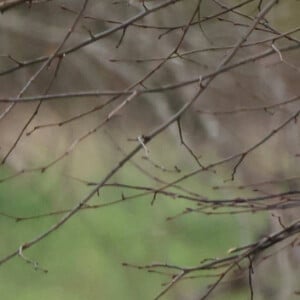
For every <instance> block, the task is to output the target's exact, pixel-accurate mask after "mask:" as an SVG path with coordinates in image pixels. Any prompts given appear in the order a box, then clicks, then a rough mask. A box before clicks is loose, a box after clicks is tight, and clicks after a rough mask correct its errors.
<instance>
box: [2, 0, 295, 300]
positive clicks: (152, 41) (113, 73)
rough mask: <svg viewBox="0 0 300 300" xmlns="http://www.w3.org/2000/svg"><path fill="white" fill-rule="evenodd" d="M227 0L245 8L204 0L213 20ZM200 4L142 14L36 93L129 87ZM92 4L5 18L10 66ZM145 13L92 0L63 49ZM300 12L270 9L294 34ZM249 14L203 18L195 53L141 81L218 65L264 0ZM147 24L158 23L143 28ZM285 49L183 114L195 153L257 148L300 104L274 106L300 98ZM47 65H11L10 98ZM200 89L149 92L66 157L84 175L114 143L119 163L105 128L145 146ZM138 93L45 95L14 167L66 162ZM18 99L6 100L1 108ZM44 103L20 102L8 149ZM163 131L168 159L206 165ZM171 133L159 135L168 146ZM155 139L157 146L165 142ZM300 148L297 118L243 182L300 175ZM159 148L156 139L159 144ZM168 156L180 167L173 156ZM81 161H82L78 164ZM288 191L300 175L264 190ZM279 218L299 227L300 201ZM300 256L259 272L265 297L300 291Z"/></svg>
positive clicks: (248, 163)
mask: <svg viewBox="0 0 300 300" xmlns="http://www.w3.org/2000/svg"><path fill="white" fill-rule="evenodd" d="M155 2H156V3H153V4H150V3H149V4H147V5H148V7H149V8H151V7H154V5H157V3H158V2H159V1H155ZM220 2H222V3H224V4H226V5H233V4H234V3H238V2H240V1H203V4H202V5H201V10H200V15H201V17H203V18H204V17H208V16H211V15H213V14H216V13H217V12H220V11H221V7H220V6H219V5H218V4H217V3H220ZM263 2H264V3H265V2H267V1H263ZM196 3H197V1H194V0H189V1H181V2H179V3H177V4H176V5H171V6H170V7H166V8H165V9H161V10H159V11H157V12H155V13H153V14H150V15H149V16H147V17H146V18H143V19H141V20H138V21H137V22H136V24H137V25H136V26H129V27H128V28H126V31H125V32H123V33H124V36H123V37H122V31H118V32H116V33H114V34H111V35H108V36H107V37H106V38H103V39H100V40H99V41H96V42H93V43H91V44H89V45H88V46H86V47H83V48H81V49H79V50H77V51H74V52H73V53H70V54H68V55H66V56H65V57H64V58H63V59H62V60H61V61H60V60H59V59H58V58H55V59H53V61H52V62H51V64H50V65H49V66H48V67H47V68H46V69H45V70H44V71H43V72H42V73H41V75H40V76H38V78H37V79H36V80H35V81H34V82H33V83H32V85H31V86H30V88H29V89H28V90H27V91H26V93H25V95H24V96H35V95H42V94H45V93H47V94H57V93H76V92H82V91H95V90H98V91H123V90H126V89H128V88H129V87H130V86H132V85H134V84H135V83H136V82H138V81H139V80H140V79H141V78H143V76H145V75H146V74H147V73H148V72H150V71H151V70H152V69H153V68H155V66H157V65H158V64H159V63H160V62H161V61H162V60H163V59H164V58H165V57H166V56H167V55H168V54H169V53H170V52H171V51H172V50H173V49H174V47H176V46H177V44H178V42H179V40H180V38H181V36H182V34H183V30H182V28H184V27H183V26H185V25H186V24H188V22H189V19H190V18H191V14H192V12H193V10H194V7H195V5H196ZM81 5H82V1H71V2H70V1H46V2H43V1H41V2H40V3H32V5H28V4H23V5H20V6H17V7H15V8H13V9H11V10H8V11H6V12H4V13H3V14H2V15H1V17H0V37H1V42H0V54H1V57H0V73H1V72H3V71H4V70H8V69H10V68H12V67H14V66H17V64H18V62H24V61H30V60H33V59H36V58H38V57H43V56H48V55H51V53H52V52H53V51H54V49H56V47H57V46H58V45H59V43H60V42H61V40H62V39H63V37H64V36H65V34H66V32H67V31H68V29H69V28H70V26H71V24H72V22H73V20H74V18H75V17H76V15H77V14H78V11H79V10H80V7H81ZM142 10H143V8H142V7H135V6H131V5H128V4H127V3H118V4H113V3H112V1H108V0H107V1H89V3H88V8H87V10H86V11H85V12H84V17H83V18H82V19H81V21H80V23H79V25H78V26H77V27H76V29H75V31H74V32H73V33H72V35H71V37H70V39H69V40H68V41H67V43H66V45H65V46H64V47H63V48H64V49H68V48H70V47H73V46H74V45H76V44H78V43H80V42H82V41H85V40H87V39H89V38H90V37H91V36H93V34H95V35H96V34H98V33H99V32H105V31H107V30H109V29H110V28H113V27H114V26H117V25H118V24H119V23H122V22H124V21H126V20H127V19H129V18H130V17H133V16H135V15H136V14H138V13H141V12H142ZM299 11H300V2H299V1H279V4H278V5H277V6H276V7H274V9H272V10H271V12H270V13H269V14H268V20H269V22H270V24H272V26H273V28H276V29H277V30H278V32H281V33H282V32H288V31H290V30H292V29H294V28H296V27H299ZM240 12H241V15H240V16H237V15H235V14H231V13H227V14H225V15H222V16H221V17H220V18H213V19H212V20H208V21H207V22H203V24H202V25H201V28H199V26H191V28H190V29H189V30H188V32H187V34H186V36H185V38H184V40H183V42H182V44H181V46H180V48H179V50H178V53H179V54H183V53H186V52H189V51H193V52H194V53H193V54H190V55H181V56H178V57H174V58H172V59H170V60H169V61H167V62H166V63H165V64H164V65H163V66H162V67H161V68H159V69H158V70H157V71H156V72H155V73H154V74H153V75H152V76H150V77H149V78H148V79H146V80H145V81H144V82H143V86H142V85H138V89H153V88H160V87H163V86H166V85H170V84H174V83H179V82H181V81H185V80H189V79H194V78H197V77H199V76H200V75H205V74H208V73H210V72H213V71H214V70H215V69H216V68H217V67H218V65H219V63H220V61H221V60H222V59H223V58H224V57H225V55H226V54H228V51H229V48H228V47H232V46H233V45H235V44H236V42H237V41H238V40H239V39H240V38H241V36H242V35H243V34H244V33H245V32H246V30H247V28H248V27H249V24H251V22H252V20H251V19H250V18H249V19H247V18H245V17H244V16H243V15H242V14H246V15H248V16H255V14H254V13H255V12H256V6H255V5H254V4H253V5H251V4H250V5H249V6H246V7H245V8H244V7H243V8H242V9H241V10H240ZM141 24H143V25H146V27H145V26H144V27H142V26H139V25H141ZM178 25H180V26H181V28H180V29H177V30H171V31H170V32H168V30H167V29H163V28H164V27H171V26H178ZM147 26H148V27H147ZM151 26H152V27H153V26H154V27H155V28H151ZM158 27H160V29H158ZM261 28H262V27H261ZM272 36H274V33H271V32H267V30H263V29H262V30H256V31H255V32H254V33H253V34H251V36H250V39H249V40H247V43H252V42H253V43H254V42H255V41H259V40H264V39H268V38H271V37H272ZM292 37H293V39H294V41H293V40H290V39H288V38H281V39H280V40H279V41H276V42H275V43H274V44H275V45H276V48H280V47H284V46H287V45H291V44H295V43H296V42H297V41H298V43H299V40H300V34H299V32H296V33H294V34H292ZM295 40H296V42H295ZM271 48H272V41H271V42H269V43H265V44H257V45H253V46H251V47H244V48H241V49H240V50H239V51H238V54H237V55H236V56H235V57H234V59H233V62H232V63H234V62H236V61H238V60H242V59H244V58H246V57H251V56H255V55H257V54H258V53H261V52H263V51H266V50H269V49H271ZM201 49H202V50H201ZM204 49H206V50H204ZM198 50H201V51H198ZM280 56H281V54H280V53H275V54H272V55H271V56H268V57H266V58H263V59H259V60H257V61H255V62H250V63H247V64H245V65H243V66H241V67H238V68H234V69H232V70H229V71H226V72H224V73H223V74H220V75H218V77H217V78H216V79H215V80H214V81H213V82H212V83H211V85H210V86H209V87H208V88H207V90H206V91H205V92H204V93H203V94H202V95H201V97H200V98H199V99H198V101H197V102H196V104H194V105H193V107H192V108H191V109H190V110H189V111H188V112H187V113H186V114H185V115H184V116H183V117H182V120H181V121H182V129H183V134H184V138H185V139H186V141H187V142H188V144H189V145H190V146H191V147H192V149H193V151H194V152H195V153H196V154H197V155H198V156H201V161H202V162H203V163H204V165H206V164H209V163H212V162H213V161H216V160H218V159H221V158H225V157H228V156H230V155H233V154H236V153H239V152H242V151H245V149H248V148H249V147H251V146H252V145H255V144H256V143H258V142H259V141H260V140H261V139H262V138H264V137H265V136H267V135H268V134H269V133H270V132H272V130H274V129H275V128H277V127H278V126H279V125H280V124H282V123H283V122H284V121H285V120H286V119H288V118H289V117H290V116H291V115H292V114H293V113H295V112H296V111H297V110H299V107H300V106H299V101H294V102H293V103H289V104H286V105H281V106H277V107H275V106H274V107H273V108H272V107H271V108H268V109H264V107H269V106H271V105H274V104H277V103H280V102H283V101H287V100H288V99H291V98H292V97H296V96H298V95H300V85H299V78H300V74H299V72H300V52H299V50H295V51H291V52H284V53H282V58H283V61H281V57H280ZM148 60H149V61H148ZM58 64H59V67H58V68H57V66H58ZM40 66H41V64H40V63H36V64H32V65H30V66H26V67H20V68H19V69H17V70H15V71H13V72H9V73H7V74H6V73H1V77H0V98H2V99H3V98H5V97H16V96H17V95H18V93H19V91H20V90H21V89H22V87H23V86H24V85H25V84H26V82H28V80H29V79H30V78H31V76H33V75H34V74H35V72H37V70H38V69H39V67H40ZM56 72H57V74H56ZM55 74H56V75H55ZM196 89H197V85H196V84H194V85H192V84H191V85H187V86H185V87H182V88H178V89H174V90H169V91H163V92H158V93H149V94H142V95H140V96H138V97H137V98H136V99H134V100H133V101H132V102H130V103H128V105H126V106H125V107H124V108H123V109H121V110H120V111H119V112H118V114H117V116H115V117H114V118H112V120H110V121H108V122H107V124H105V126H104V127H103V128H101V129H99V130H98V131H97V132H96V133H93V134H90V135H89V137H88V138H87V139H85V140H84V141H83V142H82V143H79V144H78V146H76V147H77V148H76V149H75V150H74V152H72V153H70V154H69V155H68V157H66V159H62V161H61V162H59V163H61V164H64V163H66V164H68V163H71V165H72V166H73V168H74V170H75V173H76V172H77V173H78V174H79V173H80V174H82V172H79V169H80V170H81V171H82V169H81V168H83V170H84V171H83V175H87V174H88V172H89V170H90V169H89V168H90V166H91V159H93V158H95V160H96V161H98V160H100V161H101V155H102V151H103V153H105V154H103V157H106V158H107V159H108V160H109V163H113V162H116V159H115V156H114V155H113V154H111V157H109V155H108V154H107V153H110V151H111V150H110V148H111V147H113V146H112V144H110V143H109V142H108V140H107V137H106V133H105V132H109V133H110V134H111V135H113V136H114V137H115V139H116V140H118V142H119V143H120V144H121V146H122V147H123V148H124V149H129V148H131V147H132V145H133V142H132V141H130V139H134V138H136V137H137V136H139V135H143V134H144V135H147V133H148V132H150V131H151V130H152V129H154V128H156V127H157V126H159V125H160V124H161V123H163V122H164V121H166V120H167V119H168V118H170V117H171V116H172V115H174V114H175V113H176V112H177V110H178V109H179V108H180V107H181V106H182V105H183V104H184V103H185V102H187V101H188V100H189V99H190V98H191V97H192V96H193V94H194V93H195V91H196ZM126 97H127V96H124V95H123V96H121V97H119V98H118V99H116V100H115V101H113V102H111V103H110V104H109V105H107V106H106V107H105V108H103V109H97V108H100V107H101V106H102V105H103V104H104V103H105V102H106V101H108V100H109V99H110V98H111V96H102V97H82V98H77V97H76V98H75V97H74V98H71V99H69V98H68V99H57V100H56V99H54V100H51V101H45V102H43V103H42V104H41V106H40V108H39V111H38V113H37V115H36V116H35V117H34V119H33V121H32V122H31V123H30V124H29V125H28V127H27V128H26V129H25V131H24V134H23V136H22V138H21V139H20V141H19V142H18V144H17V146H16V147H15V149H14V150H13V151H12V153H11V154H10V155H9V157H8V158H7V161H6V165H8V166H9V167H10V168H11V169H12V170H13V172H14V171H16V172H17V171H20V170H22V169H27V168H32V167H38V166H41V165H44V164H47V163H48V162H50V161H52V160H53V159H56V158H57V157H58V156H60V155H61V154H62V153H64V152H65V151H66V149H69V147H70V145H72V143H74V141H78V139H80V138H81V137H82V136H83V135H85V134H86V133H87V132H89V131H92V130H93V129H95V128H97V127H98V126H99V124H101V122H103V121H105V120H106V118H107V116H108V114H109V113H110V112H112V111H114V109H115V108H116V107H117V106H118V105H120V103H122V101H124V99H126ZM9 105H10V104H8V103H1V104H0V114H1V113H2V112H4V111H5V109H7V108H8V107H9ZM37 105H38V102H34V103H30V104H28V103H19V104H17V105H16V106H15V107H14V108H13V109H12V110H11V112H9V113H8V114H7V115H6V116H5V118H3V119H1V120H0V157H1V158H3V157H4V156H5V155H6V153H7V152H8V151H9V149H10V148H11V147H12V145H13V143H14V142H15V140H16V138H17V137H18V135H19V134H20V132H21V131H22V130H23V129H24V126H25V124H26V122H27V121H28V120H29V118H30V116H32V114H33V112H34V110H35V109H36V107H37ZM257 108H261V109H257ZM93 109H94V110H95V111H94V112H92V113H89V114H87V115H86V116H82V117H80V118H78V119H77V120H74V121H72V122H68V123H67V124H64V125H62V126H61V124H60V123H61V122H65V121H66V120H69V119H71V118H73V117H74V116H78V115H80V114H82V113H84V112H87V111H90V110H93ZM45 124H46V125H47V124H48V125H47V126H46V127H45V128H38V129H36V130H34V128H35V127H36V126H44V125H45ZM49 124H50V125H49ZM51 124H52V125H51ZM33 130H34V131H33ZM26 133H27V134H26ZM165 136H167V138H165ZM163 137H164V139H162V140H163V141H165V140H166V145H163V147H162V146H161V144H160V146H158V147H157V148H155V147H156V146H153V148H154V150H153V153H154V154H153V155H154V156H156V157H154V158H159V153H160V151H163V152H168V151H170V152H172V151H173V149H174V152H176V153H177V152H178V153H179V154H181V156H180V155H177V156H176V159H177V160H178V161H179V162H180V164H181V165H184V166H187V168H190V169H192V168H193V167H194V163H195V162H194V161H193V159H192V158H191V157H190V156H189V155H188V154H187V153H186V152H184V151H180V150H178V148H179V147H180V141H179V136H178V129H177V127H176V126H175V125H172V126H171V127H170V128H169V129H168V130H167V134H166V135H163ZM162 140H159V141H160V143H162V142H161V141H162ZM153 143H154V144H155V140H154V142H153ZM299 146H300V131H299V124H298V123H297V122H296V120H295V122H292V123H291V124H290V125H289V126H286V127H284V128H283V129H282V130H280V131H279V132H278V134H276V135H274V136H273V137H272V138H271V139H270V140H268V141H267V142H266V143H265V144H264V145H263V146H262V147H259V148H258V149H256V150H255V151H253V153H250V154H249V155H248V156H247V157H246V158H245V160H244V161H243V163H242V164H241V165H240V166H239V167H238V171H237V174H236V177H237V179H236V181H237V182H238V183H239V184H245V183H247V184H250V183H254V182H261V181H268V180H270V181H272V180H280V179H284V178H290V177H297V176H299V159H300V158H299V153H300V152H299V151H300V150H299V149H300V147H299ZM149 147H150V148H151V147H152V144H150V146H149ZM177 147H178V148H177ZM155 149H158V150H155ZM161 149H163V150H161ZM114 151H115V150H114ZM116 152H117V151H116ZM99 153H100V154H99ZM112 153H114V152H113V150H112ZM98 156H100V158H99V157H98ZM163 157H164V158H165V157H166V156H165V155H163ZM65 160H66V161H67V162H65ZM83 161H84V163H83ZM165 163H166V164H168V162H167V161H166V162H165ZM76 164H79V165H78V166H80V167H76ZM83 165H85V166H83ZM233 167H234V162H232V163H230V164H229V165H227V166H226V168H228V169H227V171H226V172H225V173H226V174H227V175H226V177H230V173H231V171H232V168H233ZM78 168H79V169H78ZM206 176H207V178H208V179H207V182H210V180H211V179H210V177H209V176H214V175H209V174H208V173H207V174H206ZM223 179H224V178H223ZM225 179H227V178H225ZM211 182H213V180H212V181H211ZM233 183H235V182H233ZM289 185H290V186H289ZM283 188H291V189H295V190H297V189H299V180H298V181H297V180H295V181H288V182H284V184H281V183H280V184H277V185H275V184H273V185H269V186H268V185H267V186H263V187H262V188H261V192H262V193H264V194H268V193H276V192H280V191H282V189H283ZM227 193H229V194H230V193H234V191H233V192H232V191H228V192H227V191H224V195H227ZM276 215H279V216H280V217H281V218H282V222H283V223H284V224H288V223H289V222H291V221H292V220H294V219H295V217H297V216H299V209H293V210H286V211H280V212H276ZM240 222H242V223H243V224H244V225H245V224H246V225H247V218H243V217H241V218H240ZM280 228H281V225H280V224H279V223H278V221H277V220H276V219H274V218H272V217H270V228H269V229H268V230H270V231H274V230H279V229H280ZM279 248H280V246H279ZM299 262H300V252H299V249H297V248H296V247H295V249H292V250H289V251H286V252H283V253H282V254H280V255H277V256H274V257H273V258H272V259H270V260H269V263H268V264H264V265H263V267H262V268H260V267H259V266H258V267H257V270H258V271H257V276H256V278H258V279H257V282H255V284H256V286H257V288H258V289H260V290H261V292H262V295H264V296H263V297H264V298H262V299H278V300H280V299H294V298H292V296H291V290H295V287H296V286H297V282H298V279H297V278H298V275H299V268H298V267H297V266H299ZM272 272H273V273H274V272H277V273H278V274H279V275H278V278H277V279H276V278H275V279H274V278H273V279H272V280H271V281H269V280H267V279H266V278H265V277H266V274H270V276H271V274H272ZM270 282H271V283H270Z"/></svg>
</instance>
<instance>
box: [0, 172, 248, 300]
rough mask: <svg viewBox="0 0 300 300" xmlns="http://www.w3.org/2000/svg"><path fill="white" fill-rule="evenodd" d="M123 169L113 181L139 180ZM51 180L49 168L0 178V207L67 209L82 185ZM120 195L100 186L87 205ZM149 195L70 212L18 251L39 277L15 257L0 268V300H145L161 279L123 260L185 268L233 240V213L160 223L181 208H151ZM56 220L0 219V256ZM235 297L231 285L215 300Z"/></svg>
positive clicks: (26, 211) (16, 211)
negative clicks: (50, 231) (36, 264)
mask: <svg viewBox="0 0 300 300" xmlns="http://www.w3.org/2000/svg"><path fill="white" fill-rule="evenodd" d="M127 172H128V169H127ZM129 174H130V177H128V174H126V173H123V175H120V176H121V177H118V178H117V179H119V181H122V180H124V181H125V182H128V181H130V182H131V183H134V184H137V185H138V184H146V183H147V182H146V181H145V179H144V178H142V177H140V175H139V174H137V173H136V172H134V171H133V170H130V173H129ZM125 175H126V176H125ZM122 176H123V177H122ZM124 176H125V177H124ZM54 178H56V177H54V176H53V174H52V173H51V172H50V173H49V174H48V173H46V174H44V175H42V176H41V175H39V174H36V175H30V174H29V175H26V176H24V178H21V177H20V178H15V179H14V180H11V181H8V182H4V183H2V184H1V190H0V198H1V202H0V207H1V209H0V211H1V212H5V213H7V214H11V215H16V216H29V215H36V214H40V213H44V212H49V211H53V210H57V209H64V208H68V207H72V206H73V205H74V204H75V203H76V202H77V201H78V200H79V199H80V198H81V197H82V196H83V195H85V194H86V193H87V192H88V191H89V189H90V187H85V186H83V185H81V184H78V183H76V188H74V191H73V192H70V191H69V190H68V189H64V186H65V185H66V182H65V181H64V180H62V179H61V178H59V179H54ZM190 184H192V183H190ZM194 184H195V183H194ZM122 192H123V194H124V195H125V196H128V195H130V194H134V193H136V192H134V191H132V190H127V189H122ZM120 195H121V192H120V189H117V188H105V189H104V191H103V192H101V193H100V198H96V197H95V198H94V199H92V201H91V203H94V204H95V203H105V202H109V201H112V200H117V199H119V198H120ZM151 199H152V198H151V197H150V196H145V197H142V198H139V199H135V200H131V201H124V202H123V203H120V204H118V205H114V206H109V207H105V208H101V209H96V210H86V211H84V212H80V213H78V214H77V215H76V216H74V217H73V218H72V219H71V220H70V221H69V222H67V223H66V224H65V225H64V226H63V227H62V228H60V229H59V230H57V231H56V232H54V233H53V234H51V235H50V236H49V237H47V238H46V239H45V240H42V241H41V242H39V243H38V244H37V245H35V246H34V247H32V248H31V249H29V250H28V251H26V252H25V255H26V256H28V257H29V258H31V259H32V260H35V261H38V262H39V264H40V265H41V266H42V267H43V268H45V269H47V270H48V273H47V274H44V273H43V272H40V271H35V270H34V269H33V267H32V266H31V265H29V264H26V263H25V261H24V260H22V259H21V258H19V257H16V258H14V259H13V260H11V261H10V262H8V263H7V264H4V265H3V266H1V269H0V280H1V285H0V295H1V297H2V299H7V300H14V299H23V300H27V299H28V300H29V299H30V300H35V299H44V300H48V299H57V300H68V299H72V300H76V299H88V300H89V299H124V300H127V299H128V300H129V299H130V300H133V299H153V298H154V296H155V295H156V294H157V293H158V292H159V291H160V290H161V288H162V286H161V284H162V283H164V282H166V281H167V279H168V277H166V276H164V275H158V274H151V273H147V272H145V271H143V270H137V269H132V268H126V267H123V266H122V263H123V262H128V263H132V264H138V265H145V264H151V263H153V262H163V263H169V264H176V265H182V266H193V265H197V264H199V263H200V262H201V261H202V260H203V259H205V258H214V257H220V256H223V255H226V251H227V250H228V249H229V248H231V247H234V246H237V245H240V244H241V240H240V236H241V233H240V229H241V224H240V223H239V220H238V218H236V217H233V216H226V215H224V216H203V215H199V214H190V215H187V216H184V217H180V218H177V219H175V220H173V221H166V218H167V217H168V216H173V215H176V214H177V213H179V212H181V211H182V210H183V209H184V208H185V207H186V206H187V203H186V202H184V201H182V200H178V199H169V198H165V197H163V196H158V197H157V200H156V202H155V204H154V205H151V204H150V203H151ZM59 218H60V216H52V217H46V218H41V219H36V220H30V221H24V222H15V221H14V220H11V219H8V218H6V217H4V216H1V217H0V226H1V237H0V239H1V249H0V254H1V257H3V256H5V255H6V254H8V253H9V252H10V251H12V250H15V249H16V248H17V247H18V246H19V245H20V244H21V243H24V242H26V241H27V240H30V239H31V238H33V237H35V236H36V235H38V234H39V233H41V232H43V231H44V230H46V229H47V228H48V227H49V226H51V225H52V224H54V223H55V222H56V221H57V220H59ZM245 230H248V229H245ZM210 282H211V281H210V280H208V279H205V278H199V279H194V280H185V281H184V282H182V283H179V284H178V285H177V286H176V287H174V289H173V290H171V291H170V292H169V293H168V294H167V295H166V296H165V297H164V299H170V300H171V299H194V298H192V295H194V296H196V295H199V294H200V293H201V291H203V289H204V286H205V284H208V283H210ZM241 295H244V293H243V291H240V290H239V291H238V292H237V293H236V294H232V295H229V296H228V297H227V296H226V297H225V298H224V297H223V298H222V299H234V300H239V299H245V298H243V297H242V296H241ZM184 297H186V298H184ZM189 297H190V298H189Z"/></svg>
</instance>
